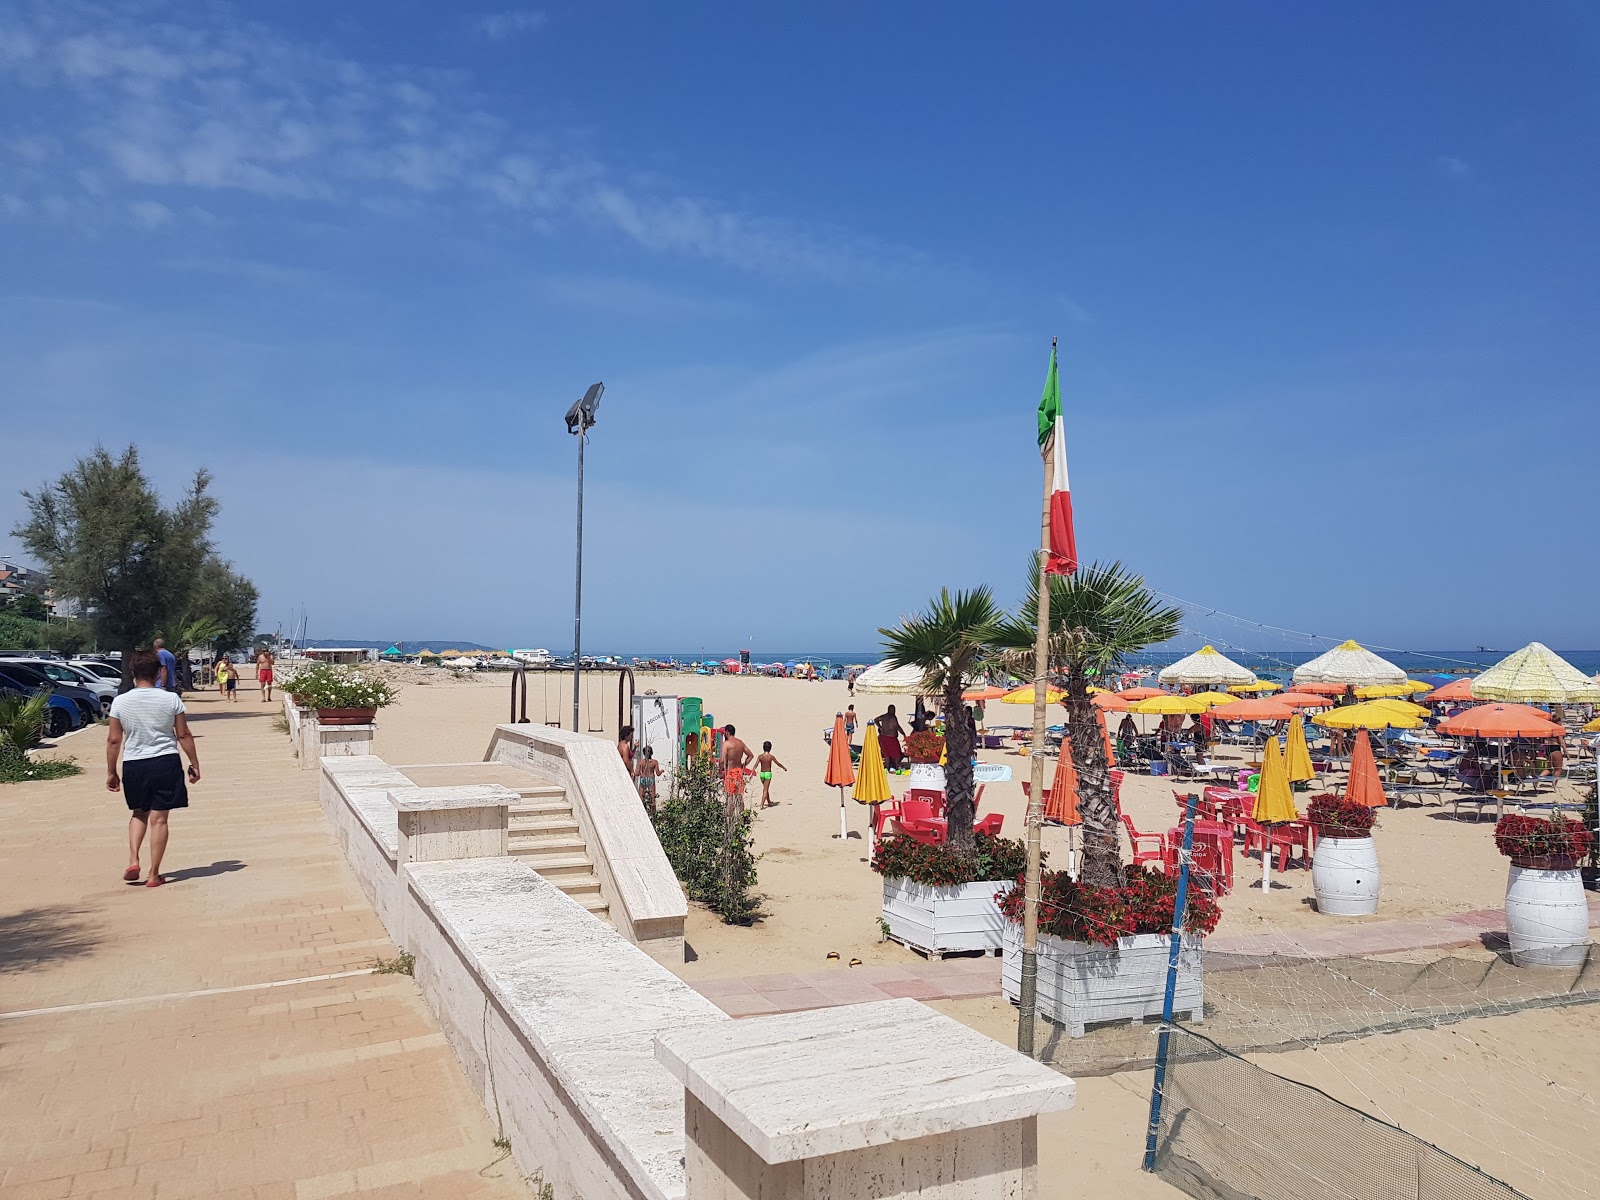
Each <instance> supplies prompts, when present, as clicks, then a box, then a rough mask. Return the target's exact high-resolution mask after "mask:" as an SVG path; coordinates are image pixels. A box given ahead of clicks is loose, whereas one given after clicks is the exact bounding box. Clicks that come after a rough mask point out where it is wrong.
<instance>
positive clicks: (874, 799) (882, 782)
mask: <svg viewBox="0 0 1600 1200" xmlns="http://www.w3.org/2000/svg"><path fill="white" fill-rule="evenodd" d="M850 795H851V796H853V797H855V799H856V800H858V801H859V802H860V803H862V804H882V803H884V802H885V801H888V800H893V799H894V793H893V792H891V791H890V790H889V772H888V771H886V770H884V769H883V750H882V749H880V748H879V746H878V739H877V737H876V735H875V734H874V735H869V736H867V737H864V738H862V739H861V761H860V762H859V763H858V764H856V786H855V787H854V788H853V789H852V790H851V792H850Z"/></svg>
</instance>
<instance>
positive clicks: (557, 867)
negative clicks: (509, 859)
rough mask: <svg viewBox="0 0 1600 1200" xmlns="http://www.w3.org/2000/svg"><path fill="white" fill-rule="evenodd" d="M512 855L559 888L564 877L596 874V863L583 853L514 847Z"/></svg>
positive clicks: (541, 847) (533, 847) (539, 847)
mask: <svg viewBox="0 0 1600 1200" xmlns="http://www.w3.org/2000/svg"><path fill="white" fill-rule="evenodd" d="M511 853H512V854H514V855H515V856H516V857H518V858H520V859H521V860H522V861H523V862H525V863H527V864H528V865H529V866H530V867H532V868H533V869H534V870H535V871H537V872H538V873H539V874H541V875H543V876H544V877H545V878H546V879H548V880H550V882H551V883H554V884H556V885H557V886H559V885H560V882H561V879H562V877H564V876H571V875H592V874H593V873H594V863H593V862H592V861H591V860H590V858H589V856H588V855H587V854H583V853H573V852H572V851H570V850H554V851H552V850H547V849H546V848H545V847H543V846H513V847H512V848H511Z"/></svg>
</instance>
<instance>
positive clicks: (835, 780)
mask: <svg viewBox="0 0 1600 1200" xmlns="http://www.w3.org/2000/svg"><path fill="white" fill-rule="evenodd" d="M812 728H815V726H813V727H812ZM873 732H874V731H873V728H872V726H871V725H868V726H867V736H868V737H871V736H872V734H873ZM822 781H823V782H824V783H826V784H827V785H828V786H829V787H837V788H847V787H854V786H855V783H856V769H855V767H853V766H851V765H850V738H849V735H848V734H846V733H845V731H844V714H843V713H840V714H838V715H837V716H836V717H834V718H833V737H832V738H831V739H830V740H829V742H828V773H827V774H826V775H824V776H823V777H822Z"/></svg>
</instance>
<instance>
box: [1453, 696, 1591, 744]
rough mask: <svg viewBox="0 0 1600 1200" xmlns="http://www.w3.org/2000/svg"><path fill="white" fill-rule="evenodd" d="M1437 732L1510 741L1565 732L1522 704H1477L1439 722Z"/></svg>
mask: <svg viewBox="0 0 1600 1200" xmlns="http://www.w3.org/2000/svg"><path fill="white" fill-rule="evenodd" d="M1438 729H1439V732H1440V733H1448V734H1449V735H1450V736H1451V737H1481V738H1514V737H1560V736H1561V735H1562V734H1563V733H1565V732H1566V731H1565V730H1564V729H1563V728H1562V727H1561V726H1560V725H1558V724H1556V723H1555V722H1554V721H1552V720H1551V719H1550V714H1549V713H1544V712H1540V711H1539V710H1538V709H1537V708H1533V707H1531V706H1529V705H1526V704H1479V705H1476V706H1475V707H1473V708H1469V709H1467V710H1466V711H1465V712H1461V713H1457V714H1456V715H1455V716H1453V717H1447V718H1445V719H1444V720H1443V721H1440V722H1439V725H1438Z"/></svg>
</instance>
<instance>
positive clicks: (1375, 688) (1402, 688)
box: [1356, 679, 1433, 700]
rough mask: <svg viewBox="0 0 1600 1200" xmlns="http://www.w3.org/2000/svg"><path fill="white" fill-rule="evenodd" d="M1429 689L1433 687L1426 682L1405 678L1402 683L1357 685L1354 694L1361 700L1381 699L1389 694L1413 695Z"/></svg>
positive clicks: (1429, 690)
mask: <svg viewBox="0 0 1600 1200" xmlns="http://www.w3.org/2000/svg"><path fill="white" fill-rule="evenodd" d="M1431 691H1433V689H1432V688H1431V687H1429V686H1428V685H1427V684H1425V683H1418V682H1417V681H1416V680H1415V679H1407V680H1406V681H1405V682H1404V683H1375V684H1371V685H1369V686H1368V687H1358V688H1357V689H1356V696H1357V697H1359V698H1360V699H1362V700H1383V699H1385V698H1387V697H1390V696H1415V695H1418V694H1420V693H1422V692H1431Z"/></svg>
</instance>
